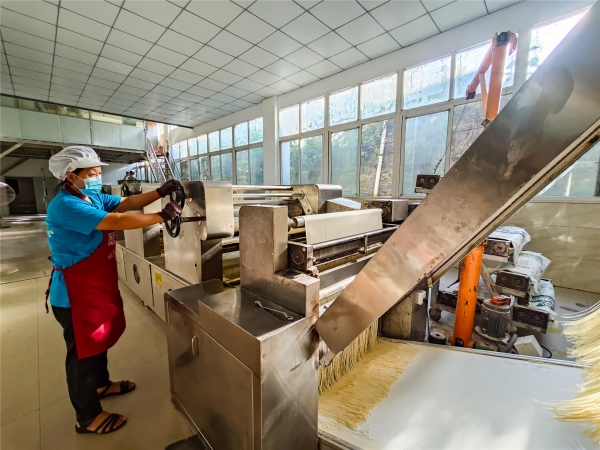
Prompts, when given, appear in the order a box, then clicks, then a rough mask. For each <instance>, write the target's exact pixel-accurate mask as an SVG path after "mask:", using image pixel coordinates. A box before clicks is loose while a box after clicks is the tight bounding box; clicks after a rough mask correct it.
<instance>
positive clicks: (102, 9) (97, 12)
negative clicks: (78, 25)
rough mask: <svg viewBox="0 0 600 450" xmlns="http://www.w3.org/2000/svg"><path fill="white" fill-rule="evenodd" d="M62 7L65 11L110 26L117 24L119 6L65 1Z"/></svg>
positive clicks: (77, 0) (94, 2) (104, 3)
mask: <svg viewBox="0 0 600 450" xmlns="http://www.w3.org/2000/svg"><path fill="white" fill-rule="evenodd" d="M60 6H61V9H63V10H65V9H67V10H69V11H72V12H74V13H77V14H81V15H82V16H84V17H87V18H88V19H92V20H95V21H97V22H100V23H103V24H104V25H108V26H112V24H113V23H115V19H116V18H117V15H118V14H119V8H118V7H117V6H115V5H111V4H110V3H109V4H107V3H106V2H100V1H80V0H69V1H63V2H62V3H61V4H60ZM61 14H62V11H61Z"/></svg>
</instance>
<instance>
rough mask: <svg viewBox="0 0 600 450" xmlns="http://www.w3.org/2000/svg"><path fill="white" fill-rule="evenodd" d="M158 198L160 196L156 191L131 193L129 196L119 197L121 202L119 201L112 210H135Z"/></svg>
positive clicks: (116, 211) (118, 211) (120, 211)
mask: <svg viewBox="0 0 600 450" xmlns="http://www.w3.org/2000/svg"><path fill="white" fill-rule="evenodd" d="M159 198H160V196H159V195H158V192H157V191H151V192H146V193H145V194H138V195H132V196H130V197H121V203H119V206H117V208H116V209H115V210H114V212H115V213H122V212H125V211H137V210H140V209H142V208H143V207H144V206H148V205H149V204H150V203H152V202H155V201H156V200H158V199H159ZM138 215H139V214H138Z"/></svg>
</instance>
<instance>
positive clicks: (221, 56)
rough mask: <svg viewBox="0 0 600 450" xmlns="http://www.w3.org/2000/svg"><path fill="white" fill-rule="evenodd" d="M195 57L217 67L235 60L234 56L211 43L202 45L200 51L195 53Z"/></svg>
mask: <svg viewBox="0 0 600 450" xmlns="http://www.w3.org/2000/svg"><path fill="white" fill-rule="evenodd" d="M194 58H195V59H198V60H200V61H202V62H205V63H207V64H210V65H212V66H217V67H223V66H224V65H225V64H227V63H229V62H230V61H233V56H230V55H228V54H226V53H223V52H221V51H219V50H216V49H214V48H212V47H211V46H209V45H205V46H204V47H202V48H201V49H200V51H199V52H198V53H196V54H195V55H194Z"/></svg>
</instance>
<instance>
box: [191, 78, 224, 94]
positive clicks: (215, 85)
mask: <svg viewBox="0 0 600 450" xmlns="http://www.w3.org/2000/svg"><path fill="white" fill-rule="evenodd" d="M198 86H199V87H204V88H206V89H210V90H211V91H215V92H217V91H221V90H223V89H225V88H226V87H227V84H225V83H221V82H220V81H216V80H211V79H210V78H205V79H204V80H202V81H201V82H200V83H198ZM190 92H191V89H190Z"/></svg>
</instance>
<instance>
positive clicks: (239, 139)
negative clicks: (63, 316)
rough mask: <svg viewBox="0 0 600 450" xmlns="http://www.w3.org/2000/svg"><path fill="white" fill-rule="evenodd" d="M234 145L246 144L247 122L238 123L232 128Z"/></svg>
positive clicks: (241, 145)
mask: <svg viewBox="0 0 600 450" xmlns="http://www.w3.org/2000/svg"><path fill="white" fill-rule="evenodd" d="M234 135H235V146H236V147H243V146H244V145H248V122H244V123H240V124H238V125H236V126H235V128H234Z"/></svg>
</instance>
